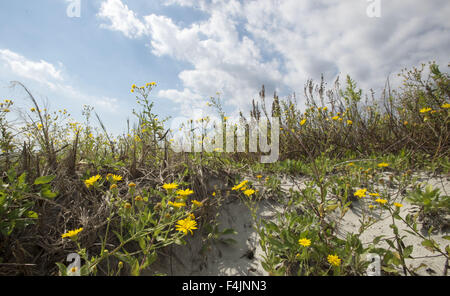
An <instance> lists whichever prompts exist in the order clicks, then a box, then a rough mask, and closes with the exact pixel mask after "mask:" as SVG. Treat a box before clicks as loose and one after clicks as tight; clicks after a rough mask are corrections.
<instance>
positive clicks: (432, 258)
mask: <svg viewBox="0 0 450 296" xmlns="http://www.w3.org/2000/svg"><path fill="white" fill-rule="evenodd" d="M420 178H421V180H420V181H422V182H426V183H429V184H431V185H433V187H438V188H440V189H441V194H447V195H448V194H449V193H450V180H449V179H448V178H447V177H444V178H442V177H441V178H437V177H428V176H426V175H424V174H421V175H420ZM303 181H304V180H301V179H297V180H295V182H292V180H288V178H284V179H283V182H282V189H283V190H286V191H287V190H289V188H293V189H294V190H298V187H300V188H301V187H303V186H302V182H303ZM398 198H399V199H401V196H399V197H398ZM398 201H401V202H402V203H403V204H404V207H402V208H401V212H400V215H401V216H402V217H404V216H406V214H407V213H410V212H414V211H417V207H416V206H412V205H410V204H408V203H407V202H406V201H404V200H398ZM283 208H284V207H283V206H282V204H281V203H280V202H275V201H270V200H264V201H261V202H260V204H259V209H258V215H259V216H260V217H262V218H264V219H271V218H273V217H274V216H275V215H276V213H283ZM361 209H362V202H355V203H354V204H353V207H352V209H351V210H350V211H348V212H347V213H346V215H345V216H344V218H343V219H342V220H341V221H339V227H338V234H339V235H341V236H342V237H345V235H346V233H348V232H358V229H359V226H360V223H359V220H360V219H361V215H362V211H361ZM219 214H220V215H219V218H218V222H219V225H220V228H221V229H225V228H233V229H235V230H236V231H237V235H232V236H231V237H232V238H233V239H235V240H236V244H232V245H226V244H223V243H221V242H216V243H214V244H211V245H210V247H209V249H208V251H207V252H205V253H204V254H200V250H201V248H202V240H201V238H200V236H199V234H198V233H197V234H196V235H194V236H193V237H188V238H187V245H185V246H173V247H172V254H173V256H172V257H171V256H169V255H166V256H160V259H159V260H158V261H157V262H156V263H155V264H154V265H153V266H152V271H151V272H149V274H153V273H155V272H156V273H163V274H167V275H219V276H228V275H241V276H245V275H268V274H267V272H266V271H264V269H263V268H262V266H261V264H260V262H261V260H262V255H263V253H262V250H261V248H260V246H259V243H258V235H257V233H256V231H255V230H254V228H253V223H252V218H251V215H250V212H249V210H248V208H247V207H246V206H245V205H244V204H242V202H240V201H239V199H237V198H230V199H229V200H227V201H226V202H225V203H224V205H223V206H222V207H221V209H220V212H219ZM378 214H379V213H377V211H374V213H373V215H374V217H376V216H377V215H378ZM338 215H339V213H335V216H336V217H337V216H338ZM378 217H379V218H380V221H379V222H377V223H376V224H374V225H372V226H371V227H370V228H369V229H367V230H366V231H365V232H364V233H363V234H362V236H361V239H362V242H363V244H367V243H369V242H371V241H372V240H373V238H374V237H376V236H379V235H384V236H385V237H386V238H388V237H392V236H393V232H392V229H391V228H390V227H389V225H390V224H391V223H392V221H391V219H390V218H389V217H388V218H386V215H385V214H383V215H381V216H378ZM396 223H397V225H398V227H399V229H400V233H401V235H406V238H405V239H404V241H405V244H406V245H413V246H414V251H413V253H412V256H413V257H420V258H419V259H414V260H412V259H409V260H407V262H406V263H407V265H408V266H413V267H417V266H419V265H421V264H425V265H426V266H425V267H423V268H421V269H420V270H418V271H417V272H418V274H421V275H442V274H443V269H444V265H445V260H444V258H443V257H442V256H439V257H436V255H438V254H437V253H432V252H430V251H429V250H427V249H426V248H425V247H423V246H421V244H420V243H421V239H420V238H417V237H415V236H413V235H411V234H409V233H406V232H404V231H402V230H403V229H405V228H406V226H405V225H404V224H403V223H402V222H401V221H398V220H396ZM419 229H420V226H419ZM444 235H449V233H439V234H433V235H432V236H431V237H432V238H433V239H434V240H435V241H436V242H438V243H439V244H440V245H441V247H442V246H446V245H448V244H449V243H450V242H449V241H447V240H445V239H443V238H442V236H444ZM385 244H386V243H383V242H382V243H380V245H379V246H386V245H385ZM249 250H250V251H254V256H253V257H251V256H250V257H251V259H250V258H249V257H248V256H247V254H248V251H249ZM168 252H170V250H169V251H168Z"/></svg>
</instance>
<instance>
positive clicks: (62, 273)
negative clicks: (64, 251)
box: [56, 262, 67, 276]
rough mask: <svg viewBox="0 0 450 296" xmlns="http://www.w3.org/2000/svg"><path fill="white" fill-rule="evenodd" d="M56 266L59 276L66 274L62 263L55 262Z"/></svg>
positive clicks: (65, 268)
mask: <svg viewBox="0 0 450 296" xmlns="http://www.w3.org/2000/svg"><path fill="white" fill-rule="evenodd" d="M56 266H58V269H59V272H60V274H61V276H67V267H66V266H65V265H64V264H62V263H59V262H56Z"/></svg>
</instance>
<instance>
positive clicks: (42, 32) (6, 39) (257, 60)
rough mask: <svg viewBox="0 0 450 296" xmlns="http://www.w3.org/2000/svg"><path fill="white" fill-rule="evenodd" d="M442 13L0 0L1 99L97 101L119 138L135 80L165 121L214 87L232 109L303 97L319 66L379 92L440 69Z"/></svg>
mask: <svg viewBox="0 0 450 296" xmlns="http://www.w3.org/2000/svg"><path fill="white" fill-rule="evenodd" d="M77 2H78V3H79V4H80V6H79V8H80V10H79V12H80V14H79V17H77V16H78V11H77V8H78V5H77ZM377 3H379V6H378V4H377ZM378 8H380V10H378ZM449 15H450V2H449V1H448V0H429V1H423V0H408V1H405V0H389V1H387V0H379V1H377V0H371V1H369V0H308V1H307V0H302V1H298V0H257V1H250V0H245V1H238V0H231V1H219V0H197V1H194V0H169V1H168V0H161V1H159V0H154V1H150V0H149V1H144V0H39V1H29V0H15V1H0V98H1V99H5V98H9V99H14V100H15V102H16V106H17V107H23V108H26V107H27V106H28V105H27V104H29V103H28V102H27V101H26V99H25V95H24V93H23V91H21V90H20V89H18V88H15V89H12V88H10V83H9V82H10V81H12V80H18V81H21V82H23V83H24V84H25V85H26V86H27V87H28V88H29V89H30V90H31V91H32V93H33V94H34V95H35V96H36V97H37V98H39V99H40V100H45V101H47V102H48V104H49V105H50V107H51V108H52V109H53V110H55V109H60V108H67V109H68V110H70V111H71V112H72V113H73V114H74V116H75V117H77V118H78V119H79V120H81V106H82V105H84V104H88V105H91V106H93V107H94V108H95V110H96V111H97V112H98V113H99V115H100V116H101V117H102V119H103V120H104V122H105V123H106V125H107V126H108V128H109V129H110V130H111V131H113V132H115V133H119V132H121V131H124V130H125V128H126V118H128V117H129V118H130V119H132V118H133V116H132V114H131V111H132V109H133V108H136V103H135V96H134V95H133V94H132V93H131V92H130V86H131V85H132V84H133V83H136V84H137V85H142V84H145V83H146V82H152V81H155V82H157V83H158V86H157V88H156V89H155V90H154V91H153V93H152V94H151V99H152V100H153V101H154V102H155V111H156V112H157V113H159V114H161V116H172V117H177V116H201V115H204V114H210V113H211V112H212V110H210V109H208V107H207V106H206V102H207V100H208V98H209V97H211V96H216V93H217V92H219V93H220V96H221V98H222V100H223V102H224V104H225V109H226V111H227V113H229V114H230V115H233V114H235V113H236V112H237V111H238V110H244V111H245V110H248V108H249V106H250V105H251V99H252V98H256V97H257V94H258V92H259V90H260V87H261V85H262V84H265V85H266V90H267V92H268V93H273V91H274V90H276V91H277V92H278V93H279V94H280V95H281V96H285V95H289V94H290V93H293V92H296V94H297V97H298V98H299V103H300V104H301V103H302V93H303V86H304V83H305V81H306V80H307V79H308V78H313V79H319V78H320V75H321V74H322V73H323V74H324V76H325V78H326V80H327V81H328V82H329V84H332V82H333V81H334V79H335V78H336V76H337V75H340V76H341V77H342V76H344V75H347V74H350V75H351V76H352V77H353V78H355V79H356V80H357V82H358V83H359V85H360V86H361V87H362V88H363V89H369V88H374V89H379V88H380V87H381V86H383V84H384V82H385V81H386V78H387V76H388V75H392V74H395V73H398V72H399V70H401V69H402V68H404V67H408V68H409V67H411V66H414V65H419V64H420V63H422V62H427V61H430V60H435V61H437V62H438V63H439V64H440V65H441V68H442V69H443V70H445V71H447V64H448V62H450V59H449V57H450V55H449V53H450V38H449V36H450V18H449V17H448V16H449Z"/></svg>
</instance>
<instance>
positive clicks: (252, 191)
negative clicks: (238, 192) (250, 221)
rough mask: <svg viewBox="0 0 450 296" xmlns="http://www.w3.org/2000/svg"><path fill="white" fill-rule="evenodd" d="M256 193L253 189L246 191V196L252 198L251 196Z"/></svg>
mask: <svg viewBox="0 0 450 296" xmlns="http://www.w3.org/2000/svg"><path fill="white" fill-rule="evenodd" d="M254 193H255V190H253V189H247V190H245V191H244V194H245V195H247V196H250V195H252V194H254Z"/></svg>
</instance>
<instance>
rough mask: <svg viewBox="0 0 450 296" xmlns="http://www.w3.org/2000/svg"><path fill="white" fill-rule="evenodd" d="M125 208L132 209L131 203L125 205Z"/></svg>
mask: <svg viewBox="0 0 450 296" xmlns="http://www.w3.org/2000/svg"><path fill="white" fill-rule="evenodd" d="M123 207H124V208H125V209H131V204H130V203H129V202H127V203H126V204H125V205H124V206H123Z"/></svg>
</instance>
